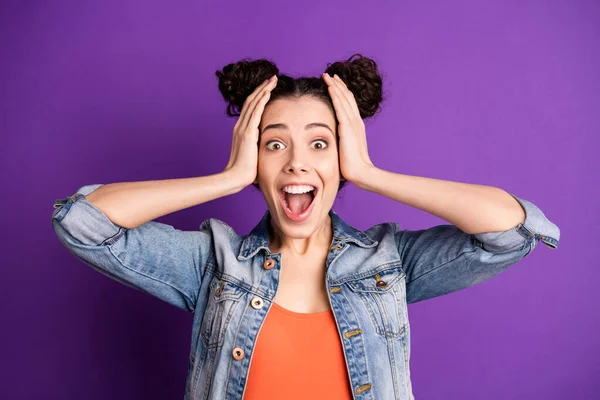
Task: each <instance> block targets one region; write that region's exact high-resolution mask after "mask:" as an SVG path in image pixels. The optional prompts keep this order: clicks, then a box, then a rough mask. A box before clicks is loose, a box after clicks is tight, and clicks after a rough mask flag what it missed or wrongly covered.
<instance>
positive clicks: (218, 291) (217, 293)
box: [215, 287, 223, 297]
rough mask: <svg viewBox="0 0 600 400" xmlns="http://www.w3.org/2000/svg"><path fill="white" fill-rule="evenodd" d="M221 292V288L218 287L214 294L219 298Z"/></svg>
mask: <svg viewBox="0 0 600 400" xmlns="http://www.w3.org/2000/svg"><path fill="white" fill-rule="evenodd" d="M222 291H223V288H220V287H218V288H217V290H215V294H216V295H217V297H219V296H220V295H221V292H222Z"/></svg>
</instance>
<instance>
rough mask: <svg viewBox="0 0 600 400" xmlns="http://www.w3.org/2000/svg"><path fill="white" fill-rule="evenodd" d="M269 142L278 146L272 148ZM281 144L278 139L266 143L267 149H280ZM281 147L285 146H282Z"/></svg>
mask: <svg viewBox="0 0 600 400" xmlns="http://www.w3.org/2000/svg"><path fill="white" fill-rule="evenodd" d="M271 144H277V145H279V146H280V147H279V148H275V149H274V148H272V147H269V146H271ZM281 146H283V143H281V142H280V141H279V140H271V141H270V142H269V143H267V149H269V150H281ZM283 147H285V146H283Z"/></svg>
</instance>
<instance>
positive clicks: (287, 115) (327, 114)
mask: <svg viewBox="0 0 600 400" xmlns="http://www.w3.org/2000/svg"><path fill="white" fill-rule="evenodd" d="M312 122H323V123H326V124H327V125H329V126H330V127H331V128H334V127H335V117H334V114H333V111H332V110H331V108H330V106H329V105H328V104H326V103H325V102H324V101H322V100H319V99H315V98H313V97H308V96H303V97H300V98H297V99H290V98H283V99H277V100H275V101H273V102H271V103H269V104H267V106H266V107H265V110H264V111H263V115H262V119H261V123H260V127H261V129H262V127H264V126H265V125H267V124H273V123H285V124H287V125H291V126H294V125H298V126H300V125H301V126H302V127H304V125H306V124H307V123H312Z"/></svg>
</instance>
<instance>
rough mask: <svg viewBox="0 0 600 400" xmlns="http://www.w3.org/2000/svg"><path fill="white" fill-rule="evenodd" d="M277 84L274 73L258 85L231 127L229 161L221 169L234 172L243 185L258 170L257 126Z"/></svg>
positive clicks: (254, 178) (245, 184)
mask: <svg viewBox="0 0 600 400" xmlns="http://www.w3.org/2000/svg"><path fill="white" fill-rule="evenodd" d="M276 85H277V76H276V75H274V76H272V77H271V78H270V79H267V80H266V81H264V82H263V83H261V84H260V86H258V87H257V88H256V89H255V90H254V92H252V94H250V96H248V98H247V99H246V100H245V101H244V105H243V106H242V111H241V113H240V116H239V118H238V120H237V122H236V124H235V126H234V127H233V140H232V143H231V154H230V156H229V162H228V163H227V166H226V167H225V169H224V170H223V172H225V171H229V172H232V173H234V174H235V176H236V179H240V181H241V183H242V184H243V185H244V186H248V185H250V184H251V183H253V182H254V181H255V180H256V177H257V172H258V136H259V131H258V126H259V125H260V120H261V118H262V114H263V111H264V109H265V105H266V104H267V102H268V101H269V98H270V97H271V90H273V88H274V87H275V86H276Z"/></svg>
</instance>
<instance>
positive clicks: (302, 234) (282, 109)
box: [257, 96, 340, 239]
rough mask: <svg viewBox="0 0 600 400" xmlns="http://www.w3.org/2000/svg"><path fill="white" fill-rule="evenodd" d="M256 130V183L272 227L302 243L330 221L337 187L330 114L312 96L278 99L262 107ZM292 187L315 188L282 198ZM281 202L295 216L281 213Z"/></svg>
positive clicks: (332, 127) (336, 164) (332, 128)
mask: <svg viewBox="0 0 600 400" xmlns="http://www.w3.org/2000/svg"><path fill="white" fill-rule="evenodd" d="M259 131H260V138H259V150H258V177H257V180H258V184H259V186H260V189H261V191H262V193H263V196H264V197H265V201H266V203H267V207H268V208H269V211H270V213H271V216H272V222H273V223H275V224H276V225H277V226H278V227H279V230H280V231H281V232H282V233H283V234H284V235H285V236H287V237H290V238H297V239H300V238H307V237H309V236H311V235H312V234H313V233H314V232H315V231H316V230H317V229H319V228H322V227H323V224H324V223H327V222H328V221H329V215H328V213H329V210H330V209H331V207H332V206H333V202H334V201H335V197H336V195H337V191H338V187H339V184H340V169H339V160H338V150H337V143H336V138H337V137H336V135H337V133H336V121H335V116H334V112H333V110H332V109H331V108H330V106H329V105H328V104H326V103H325V102H323V101H322V100H318V99H315V98H313V97H308V96H303V97H301V98H298V99H278V100H275V101H273V102H272V103H269V104H268V105H267V107H266V108H265V110H264V112H263V116H262V120H261V123H260V125H259ZM294 183H296V184H300V185H310V186H312V187H314V188H315V189H314V190H313V191H312V193H308V194H304V195H297V194H285V195H284V191H283V189H284V187H288V190H293V189H291V188H290V187H289V186H290V185H293V184H294ZM301 189H302V188H298V187H297V188H296V189H295V190H293V191H296V192H298V191H301ZM304 189H306V188H304ZM315 192H316V195H314V194H315ZM313 198H314V200H313ZM286 200H287V201H288V205H289V208H290V209H291V210H292V211H295V213H294V214H295V216H294V215H292V216H290V215H289V213H288V212H286V211H285V210H284V207H285V204H286V203H285V201H286ZM311 200H312V203H311ZM308 204H311V205H310V206H308V209H307V211H306V212H304V213H300V212H301V211H302V210H303V209H305V208H306V206H307V205H308ZM298 214H299V216H298Z"/></svg>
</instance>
